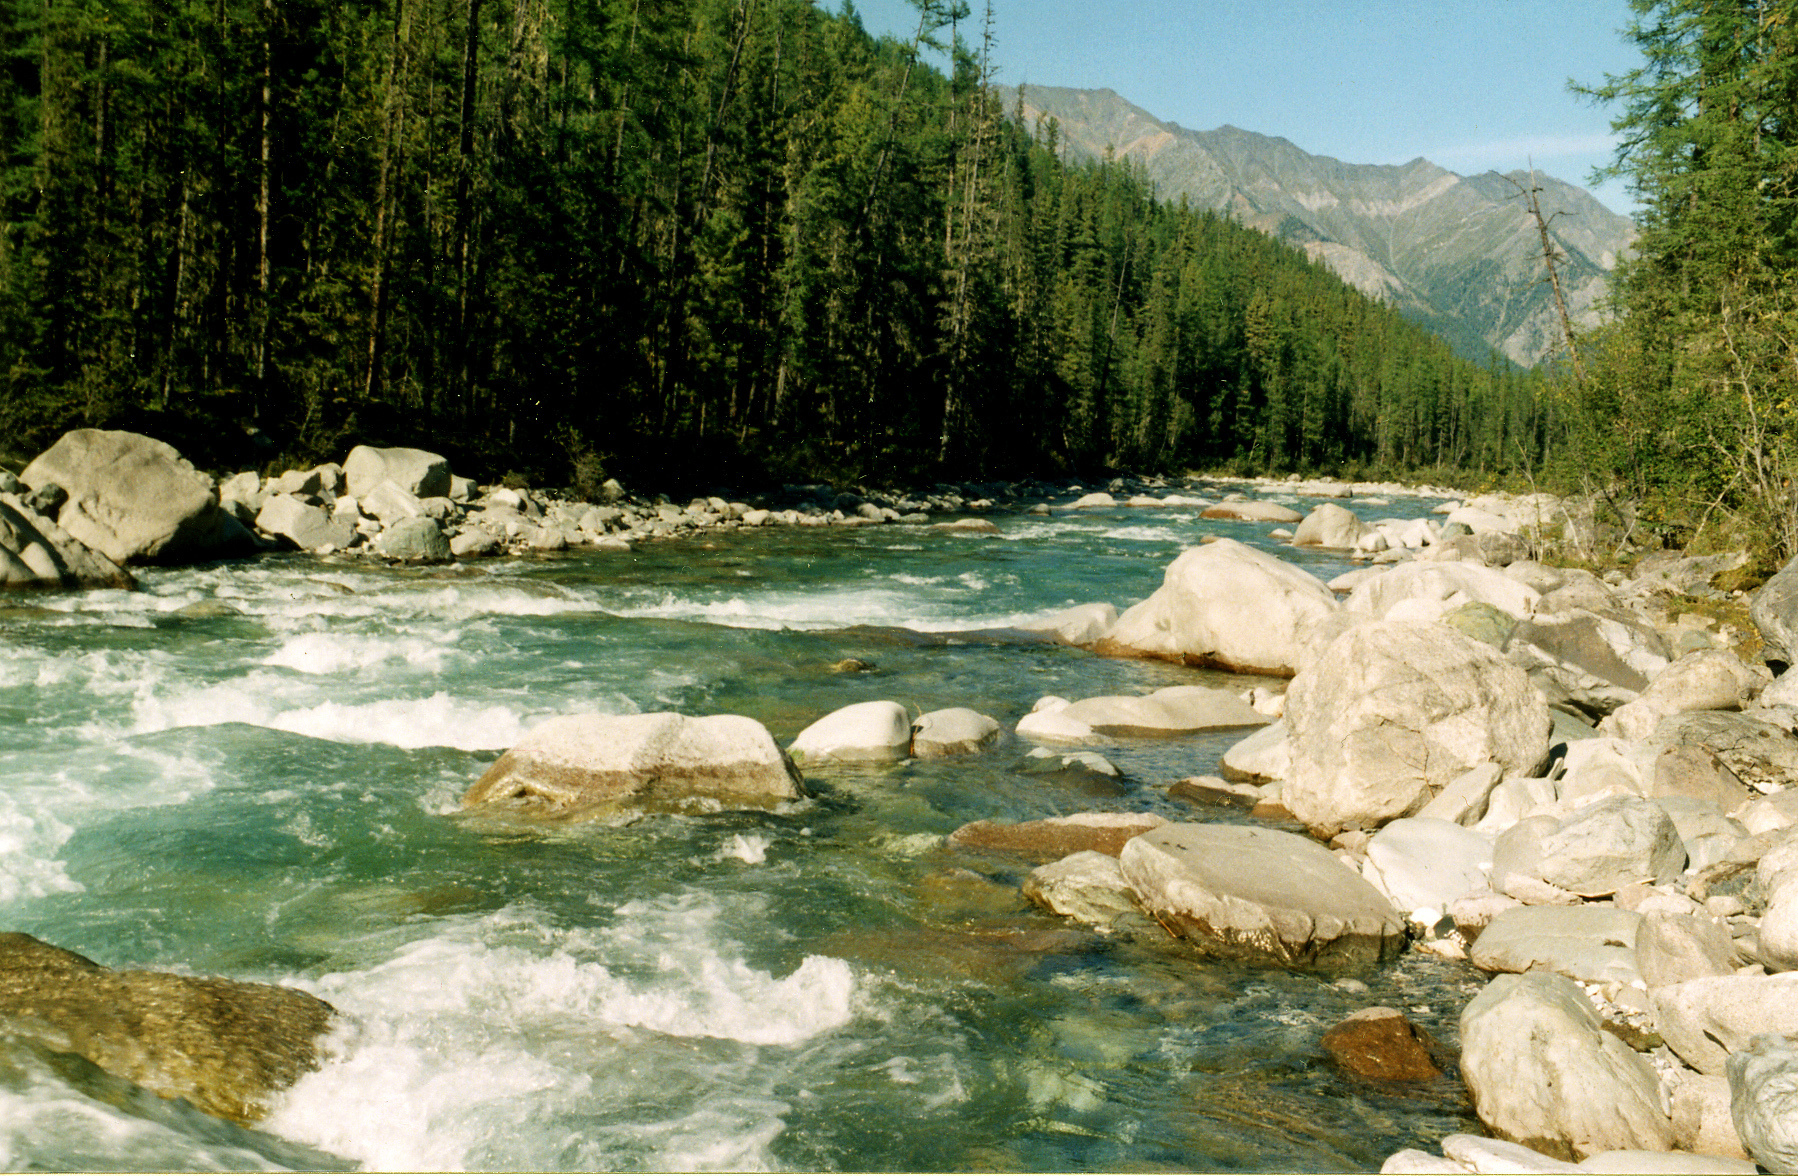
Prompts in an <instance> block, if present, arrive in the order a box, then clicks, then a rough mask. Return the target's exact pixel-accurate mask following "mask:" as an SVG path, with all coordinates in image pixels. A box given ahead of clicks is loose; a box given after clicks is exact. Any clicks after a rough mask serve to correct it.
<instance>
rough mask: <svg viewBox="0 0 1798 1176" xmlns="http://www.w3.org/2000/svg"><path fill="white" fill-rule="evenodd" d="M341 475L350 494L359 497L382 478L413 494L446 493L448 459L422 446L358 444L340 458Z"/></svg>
mask: <svg viewBox="0 0 1798 1176" xmlns="http://www.w3.org/2000/svg"><path fill="white" fill-rule="evenodd" d="M343 478H344V482H345V484H346V485H347V488H348V491H347V492H348V493H349V495H350V496H351V497H352V498H358V499H359V498H362V497H363V496H364V495H366V494H367V493H368V492H369V491H371V490H373V489H374V488H375V487H376V486H379V485H380V484H381V483H382V482H392V483H393V484H394V485H396V486H398V487H399V488H400V489H402V490H404V491H405V492H406V493H408V494H410V495H412V496H413V497H415V498H440V497H447V496H448V495H449V492H450V468H449V461H448V460H447V459H446V458H444V457H443V456H441V455H440V454H436V453H427V452H425V451H424V450H422V449H375V448H372V447H370V446H367V445H358V446H356V448H354V449H352V450H350V455H349V456H348V457H347V458H345V459H344V462H343Z"/></svg>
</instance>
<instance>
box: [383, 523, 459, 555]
mask: <svg viewBox="0 0 1798 1176" xmlns="http://www.w3.org/2000/svg"><path fill="white" fill-rule="evenodd" d="M375 550H376V551H379V552H380V553H381V554H382V555H384V556H386V557H387V558H388V559H399V560H405V561H406V562H407V563H442V562H443V561H445V560H447V559H449V558H450V557H451V554H452V553H451V551H450V543H449V540H448V539H446V538H444V536H443V528H441V527H439V526H438V525H437V520H436V519H427V518H422V517H420V518H416V519H401V520H400V521H399V522H397V523H394V524H393V525H392V526H391V527H388V528H387V529H386V530H385V531H382V532H381V537H380V539H379V540H377V541H376V543H375Z"/></svg>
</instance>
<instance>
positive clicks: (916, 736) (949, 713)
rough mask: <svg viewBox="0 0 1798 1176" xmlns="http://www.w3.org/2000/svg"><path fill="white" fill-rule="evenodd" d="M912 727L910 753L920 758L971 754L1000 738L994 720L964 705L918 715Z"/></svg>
mask: <svg viewBox="0 0 1798 1176" xmlns="http://www.w3.org/2000/svg"><path fill="white" fill-rule="evenodd" d="M911 731H912V734H911V753H912V754H913V755H915V756H917V757H918V758H919V759H934V758H937V757H940V756H950V755H973V754H975V753H977V752H979V751H981V750H983V749H984V748H986V747H987V746H988V745H989V744H991V743H993V742H994V741H995V740H997V739H998V738H999V724H998V722H997V720H994V719H990V718H988V717H987V716H986V715H983V714H981V713H980V712H978V711H973V710H969V709H968V708H967V707H965V706H964V707H950V708H949V709H947V710H935V711H931V712H929V713H928V714H925V715H921V716H919V718H918V721H917V722H915V723H913V724H912V729H911Z"/></svg>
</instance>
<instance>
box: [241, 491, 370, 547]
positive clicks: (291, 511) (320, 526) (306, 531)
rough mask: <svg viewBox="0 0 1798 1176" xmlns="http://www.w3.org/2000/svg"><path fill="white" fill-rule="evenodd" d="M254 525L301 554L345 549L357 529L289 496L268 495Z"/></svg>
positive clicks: (353, 537)
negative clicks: (329, 549) (290, 544)
mask: <svg viewBox="0 0 1798 1176" xmlns="http://www.w3.org/2000/svg"><path fill="white" fill-rule="evenodd" d="M256 526H257V528H258V529H259V530H262V531H264V532H266V533H268V534H270V535H279V536H281V537H283V538H285V539H287V540H288V541H289V542H291V543H292V544H293V545H294V546H295V547H298V548H299V549H300V550H302V551H311V550H313V549H314V548H318V547H323V546H325V545H326V544H330V545H331V546H333V547H337V548H344V547H348V546H349V545H350V543H351V542H352V541H353V540H354V539H355V537H356V528H355V527H354V526H353V525H352V524H351V523H350V521H349V520H348V519H347V518H346V519H335V518H333V517H332V516H331V515H330V514H328V513H326V512H325V510H323V509H322V508H321V507H317V506H314V505H312V504H311V503H309V502H306V501H305V500H303V499H301V498H298V497H295V496H294V495H292V494H274V495H270V496H269V498H268V500H267V501H266V502H264V503H263V504H262V509H261V510H260V511H259V512H257V515H256Z"/></svg>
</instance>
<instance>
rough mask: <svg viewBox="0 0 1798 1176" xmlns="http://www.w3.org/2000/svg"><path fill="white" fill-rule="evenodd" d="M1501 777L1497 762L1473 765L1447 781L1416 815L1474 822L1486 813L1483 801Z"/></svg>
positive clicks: (1455, 821) (1438, 819) (1465, 823)
mask: <svg viewBox="0 0 1798 1176" xmlns="http://www.w3.org/2000/svg"><path fill="white" fill-rule="evenodd" d="M1503 776H1504V769H1503V768H1501V767H1499V766H1498V765H1497V764H1493V763H1485V764H1475V765H1474V766H1473V767H1471V768H1468V769H1467V770H1466V771H1465V772H1462V773H1461V774H1460V775H1459V776H1456V777H1455V778H1454V779H1453V780H1450V781H1449V782H1448V784H1447V786H1446V787H1444V788H1443V789H1442V791H1441V792H1438V793H1437V794H1436V797H1435V799H1434V800H1431V801H1430V803H1428V804H1426V805H1424V806H1423V808H1422V809H1421V810H1419V812H1418V814H1417V815H1418V816H1419V817H1422V818H1424V819H1426V820H1437V821H1453V822H1454V823H1455V824H1457V825H1477V824H1478V823H1479V821H1480V818H1481V817H1483V816H1485V815H1486V803H1487V801H1488V800H1489V799H1490V797H1491V796H1492V790H1493V789H1494V788H1497V787H1498V784H1499V781H1500V780H1501V779H1502V778H1503Z"/></svg>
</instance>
